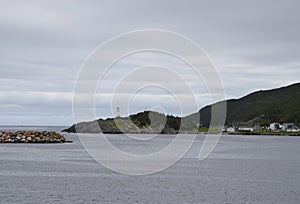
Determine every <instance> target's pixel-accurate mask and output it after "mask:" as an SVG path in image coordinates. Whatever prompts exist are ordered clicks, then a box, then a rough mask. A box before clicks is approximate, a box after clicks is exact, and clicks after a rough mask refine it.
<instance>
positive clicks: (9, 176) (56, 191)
mask: <svg viewBox="0 0 300 204" xmlns="http://www.w3.org/2000/svg"><path fill="white" fill-rule="evenodd" d="M9 128H10V129H9ZM63 128H64V127H25V128H24V127H1V128H0V129H2V130H3V129H6V130H7V129H9V130H15V129H18V130H21V129H22V130H23V129H34V130H54V131H60V130H62V129H63ZM63 134H64V135H65V136H66V137H68V138H69V139H71V140H73V141H74V143H71V144H0V192H1V193H0V201H1V203H37V204H39V203H300V190H299V189H300V137H270V136H222V138H221V140H220V142H219V143H218V145H217V147H216V149H215V151H214V152H213V153H212V154H211V155H210V157H209V158H207V159H206V160H204V161H201V162H200V161H199V160H198V159H197V158H198V154H199V151H200V148H201V145H202V142H203V139H204V137H205V136H204V135H199V137H198V138H197V140H196V141H195V143H194V145H193V146H192V148H191V149H190V151H189V152H188V153H187V154H186V155H185V157H184V158H183V159H181V160H180V161H179V162H177V163H176V164H175V165H174V166H172V167H170V168H168V169H167V170H165V171H162V172H159V173H155V174H152V175H147V176H129V175H123V174H118V173H115V172H112V171H111V170H108V169H106V168H105V167H103V166H101V165H100V164H98V163H97V162H95V161H94V160H93V159H92V158H91V157H90V156H89V155H88V153H87V152H86V151H85V149H84V148H83V147H82V145H81V143H80V141H79V139H78V137H77V135H76V134H65V133H63ZM108 137H109V138H110V141H111V142H112V143H113V144H114V145H116V146H118V147H119V148H120V149H122V150H124V151H128V152H140V153H149V152H155V151H157V150H159V149H161V148H163V147H165V145H167V144H169V143H170V142H171V141H172V139H173V136H159V137H158V138H156V139H154V140H152V141H151V142H148V143H147V141H132V140H129V139H128V138H126V137H125V136H123V135H109V136H108Z"/></svg>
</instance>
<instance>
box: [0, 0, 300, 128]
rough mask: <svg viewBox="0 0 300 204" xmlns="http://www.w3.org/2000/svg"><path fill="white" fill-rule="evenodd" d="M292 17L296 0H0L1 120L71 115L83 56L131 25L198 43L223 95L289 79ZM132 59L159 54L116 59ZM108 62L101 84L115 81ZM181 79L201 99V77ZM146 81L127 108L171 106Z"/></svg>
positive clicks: (295, 30)
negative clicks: (213, 68)
mask: <svg viewBox="0 0 300 204" xmlns="http://www.w3.org/2000/svg"><path fill="white" fill-rule="evenodd" d="M299 25H300V2H299V1H297V0H282V1H278V0H270V1H264V0H257V1H254V0H251V1H250V0H249V1H241V0H236V1H232V0H227V1H223V0H220V1H215V0H211V1H200V0H195V1H174V0H170V1H166V0H165V1H162V0H157V1H155V0H151V1H150V0H149V1H144V0H137V1H112V0H110V1H83V0H82V1H71V0H69V1H66V0H59V1H58V0H57V1H55V0H51V1H50V0H49V1H43V0H36V1H32V0H27V1H14V0H7V1H3V0H0V70H1V71H0V125H8V124H10V125H13V124H18V125H34V124H39V125H43V124H49V125H70V124H72V123H73V118H72V95H73V94H72V93H73V88H74V83H75V80H76V77H77V74H78V72H79V69H80V67H81V65H82V64H83V62H84V60H85V59H86V58H87V57H88V56H89V54H90V53H91V52H92V51H93V50H95V48H97V47H98V46H99V45H100V44H101V43H104V42H105V41H107V40H109V39H111V38H113V37H115V36H117V35H120V34H122V33H124V32H129V31H133V30H138V29H163V30H170V31H173V32H176V33H179V34H181V35H184V36H186V37H188V38H190V39H191V40H193V41H194V42H196V43H197V44H199V45H200V46H201V47H202V48H203V49H204V50H205V51H206V52H207V54H208V55H209V56H210V58H211V59H212V61H213V62H214V63H215V65H216V67H217V68H218V70H219V72H220V76H221V78H222V80H223V83H224V87H225V90H226V98H238V97H241V96H244V95H246V94H248V93H250V92H252V91H256V90H261V89H270V88H276V87H281V86H285V85H289V84H292V83H295V82H298V81H299V75H300V69H299V68H300V37H299V36H300V26H299ZM141 60H142V61H143V62H149V63H150V64H151V63H152V62H153V61H155V64H160V63H162V64H163V63H165V62H166V60H168V59H167V57H166V58H165V57H162V56H156V55H154V54H146V55H142V54H141V55H136V56H133V57H131V58H130V59H127V60H124V61H123V62H122V63H120V64H119V65H117V66H119V67H125V68H126V67H128V69H129V68H130V66H131V65H133V64H135V63H136V62H139V61H141ZM169 65H170V64H169ZM171 66H172V64H171ZM174 66H175V65H174ZM178 69H180V67H178ZM116 70H118V69H117V68H115V69H114V72H112V73H111V76H110V77H109V80H107V84H106V86H107V87H109V86H110V85H111V86H113V84H115V83H116V82H117V81H118V79H117V77H116V79H115V78H114V76H117V75H118V71H116ZM121 75H122V76H123V74H121ZM189 76H190V74H188V73H184V72H183V73H182V77H184V78H189ZM189 80H190V81H191V82H192V83H193V84H194V87H195V88H196V89H197V90H198V93H196V94H197V96H198V97H199V98H200V100H199V101H200V106H204V105H206V104H209V103H210V102H211V101H210V100H209V97H208V95H207V91H206V90H205V89H202V88H203V87H204V84H203V82H202V81H201V80H199V81H197V80H196V79H194V81H193V80H192V79H189ZM110 83H111V84H110ZM170 83H171V82H170ZM198 83H199V84H198ZM201 87H202V88H201ZM155 89H156V88H155V87H152V89H151V88H150V89H145V90H140V91H139V92H138V93H137V94H136V95H135V96H134V97H133V99H132V104H131V105H130V112H137V111H141V110H143V109H150V108H151V107H154V106H160V107H161V109H163V110H164V111H165V112H166V113H174V114H180V111H179V110H178V107H177V106H176V103H175V102H174V101H172V100H171V99H169V98H168V97H169V96H168V93H167V91H166V90H160V91H159V90H155ZM123 91H124V90H123ZM153 96H154V97H153ZM110 99H111V92H110V91H109V89H106V90H98V95H97V97H96V107H97V108H96V109H97V110H96V113H97V117H108V116H110V106H108V104H110V103H109V101H110ZM120 106H122V102H120ZM194 109H195V110H194ZM121 111H122V110H121ZM190 111H191V112H193V111H196V107H195V108H191V110H190Z"/></svg>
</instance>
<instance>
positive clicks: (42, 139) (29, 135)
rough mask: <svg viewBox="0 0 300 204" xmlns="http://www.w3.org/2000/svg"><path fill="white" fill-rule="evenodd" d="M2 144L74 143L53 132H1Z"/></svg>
mask: <svg viewBox="0 0 300 204" xmlns="http://www.w3.org/2000/svg"><path fill="white" fill-rule="evenodd" d="M0 143H72V141H71V140H68V139H66V138H65V137H64V136H63V135H60V134H59V133H57V132H52V131H42V132H40V131H15V132H8V131H0Z"/></svg>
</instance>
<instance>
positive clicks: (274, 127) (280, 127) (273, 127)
mask: <svg viewBox="0 0 300 204" xmlns="http://www.w3.org/2000/svg"><path fill="white" fill-rule="evenodd" d="M283 129H284V126H283V125H281V124H279V123H276V122H275V123H271V124H270V127H269V130H271V131H276V130H283Z"/></svg>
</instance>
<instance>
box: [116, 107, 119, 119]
mask: <svg viewBox="0 0 300 204" xmlns="http://www.w3.org/2000/svg"><path fill="white" fill-rule="evenodd" d="M116 117H117V118H119V117H120V108H119V107H117V109H116Z"/></svg>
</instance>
